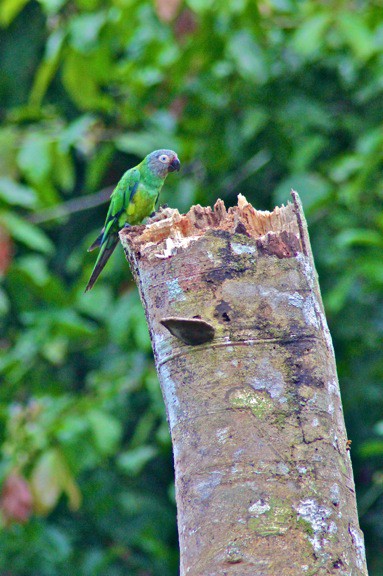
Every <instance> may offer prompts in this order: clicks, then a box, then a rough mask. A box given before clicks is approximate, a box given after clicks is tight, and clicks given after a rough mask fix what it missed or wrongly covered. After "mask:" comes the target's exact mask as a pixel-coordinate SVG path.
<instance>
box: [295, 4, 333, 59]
mask: <svg viewBox="0 0 383 576" xmlns="http://www.w3.org/2000/svg"><path fill="white" fill-rule="evenodd" d="M331 19H332V13H331V12H330V11H328V12H323V13H322V14H315V16H312V17H311V18H308V19H307V20H304V21H303V23H302V24H301V25H300V26H298V27H297V29H296V31H295V33H294V35H293V38H292V44H293V47H294V48H295V50H296V51H297V52H299V53H300V54H303V55H304V56H309V55H311V54H314V53H318V54H319V53H320V52H321V49H323V37H324V35H325V33H326V32H327V29H328V27H329V25H330V23H331Z"/></svg>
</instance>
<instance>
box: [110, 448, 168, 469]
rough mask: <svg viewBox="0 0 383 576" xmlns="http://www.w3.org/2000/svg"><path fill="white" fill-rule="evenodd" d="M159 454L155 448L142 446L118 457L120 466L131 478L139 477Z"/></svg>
mask: <svg viewBox="0 0 383 576" xmlns="http://www.w3.org/2000/svg"><path fill="white" fill-rule="evenodd" d="M157 452H158V450H157V448H155V447H154V446H140V447H138V448H134V449H133V450H129V451H127V452H124V453H122V454H121V455H120V456H119V457H118V465H119V466H120V468H121V469H122V470H123V471H124V472H125V473H126V474H128V475H129V476H138V474H140V473H141V472H142V470H143V469H144V467H145V466H146V464H147V463H148V462H150V460H152V459H153V458H154V457H155V456H156V455H157Z"/></svg>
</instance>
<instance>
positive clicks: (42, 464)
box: [31, 449, 62, 514]
mask: <svg viewBox="0 0 383 576" xmlns="http://www.w3.org/2000/svg"><path fill="white" fill-rule="evenodd" d="M60 464H61V463H60V456H59V454H58V452H57V450H55V449H51V450H48V451H47V452H44V453H43V454H42V455H41V456H40V458H39V459H38V460H37V462H36V464H35V466H34V468H33V470H32V474H31V488H32V492H33V497H34V498H33V500H34V508H35V510H36V512H37V513H38V514H47V513H48V512H50V511H51V510H52V508H54V506H55V505H56V504H57V501H58V499H59V497H60V494H61V492H62V485H61V477H60V467H61V466H60Z"/></svg>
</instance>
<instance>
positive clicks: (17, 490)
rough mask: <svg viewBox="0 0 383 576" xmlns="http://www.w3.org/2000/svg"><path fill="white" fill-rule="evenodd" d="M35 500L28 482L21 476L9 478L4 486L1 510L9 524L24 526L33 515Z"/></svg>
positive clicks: (0, 499) (11, 475) (13, 475)
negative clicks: (16, 523)
mask: <svg viewBox="0 0 383 576" xmlns="http://www.w3.org/2000/svg"><path fill="white" fill-rule="evenodd" d="M32 506H33V498H32V494H31V490H30V488H29V484H28V482H27V481H26V480H25V479H24V478H23V477H22V476H20V475H19V474H17V473H13V474H10V475H9V476H8V478H7V479H6V480H5V482H4V484H3V489H2V492H1V497H0V508H1V510H2V513H3V516H4V519H5V521H6V522H7V523H10V522H20V523H21V524H24V523H25V522H27V521H28V519H29V518H30V516H31V514H32Z"/></svg>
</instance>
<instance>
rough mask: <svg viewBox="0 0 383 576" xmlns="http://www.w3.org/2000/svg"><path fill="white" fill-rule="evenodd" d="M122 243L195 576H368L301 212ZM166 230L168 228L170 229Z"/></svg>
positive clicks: (227, 215) (185, 564)
mask: <svg viewBox="0 0 383 576" xmlns="http://www.w3.org/2000/svg"><path fill="white" fill-rule="evenodd" d="M292 194H293V201H294V203H293V204H288V205H287V206H286V207H284V206H282V207H281V208H276V209H275V210H274V211H273V212H271V213H270V212H259V211H256V210H254V208H253V207H252V206H251V205H250V204H249V203H247V201H246V199H245V198H244V197H243V196H239V202H238V206H236V207H234V208H230V209H229V210H228V211H226V209H225V207H224V204H223V202H222V201H218V202H217V203H216V205H215V207H214V210H212V209H211V208H201V207H200V206H194V207H193V208H192V209H191V210H190V212H189V213H188V214H186V215H180V214H179V213H178V211H177V210H171V209H165V210H164V211H162V213H160V215H159V219H157V220H155V221H151V222H149V223H148V225H146V226H136V227H133V228H130V229H125V230H123V231H122V232H121V234H120V235H121V241H122V244H123V246H124V249H125V252H126V255H127V258H128V260H129V262H130V264H131V267H132V270H133V273H134V276H135V279H136V281H137V284H138V286H139V290H140V295H141V299H142V302H143V305H144V308H145V312H146V317H147V320H148V325H149V330H150V335H151V339H152V344H153V350H154V358H155V362H156V367H157V371H158V375H159V379H160V383H161V387H162V392H163V396H164V399H165V404H166V410H167V415H168V421H169V426H170V430H171V435H172V440H173V452H174V465H175V476H176V499H177V508H178V530H179V542H180V550H181V576H186V575H188V576H218V575H222V576H223V575H228V576H229V575H232V574H233V575H234V574H237V575H241V576H246V575H251V576H255V575H256V574H257V575H262V576H275V575H276V574H283V576H291V575H294V576H297V575H299V576H301V575H302V574H306V575H314V574H315V575H316V574H318V575H321V574H337V575H344V576H345V575H347V576H349V575H355V576H356V575H366V574H367V568H366V563H365V556H364V543H363V535H362V533H361V531H360V529H359V525H358V517H357V512H356V502H355V491H354V482H353V476H352V469H351V463H350V455H349V451H348V444H347V436H346V431H345V426H344V421H343V413H342V406H341V400H340V394H339V386H338V380H337V374H336V367H335V360H334V353H333V348H332V343H331V337H330V334H329V331H328V327H327V323H326V319H325V316H324V311H323V306H322V301H321V297H320V292H319V286H318V282H317V276H316V272H315V267H314V262H313V259H312V254H311V249H310V243H309V238H308V233H307V228H306V223H305V219H304V215H303V212H302V208H301V204H300V201H299V197H298V195H297V194H296V193H294V192H293V193H292ZM161 218H162V219H161Z"/></svg>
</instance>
